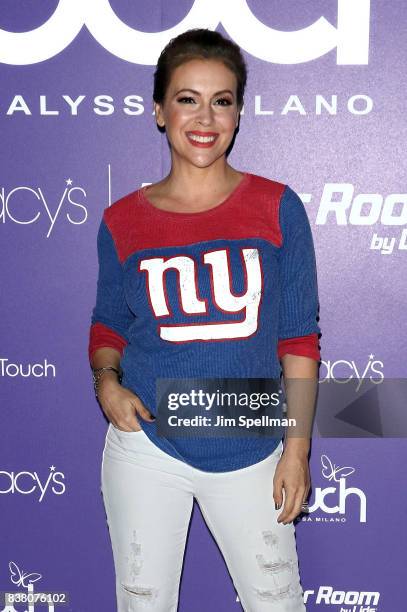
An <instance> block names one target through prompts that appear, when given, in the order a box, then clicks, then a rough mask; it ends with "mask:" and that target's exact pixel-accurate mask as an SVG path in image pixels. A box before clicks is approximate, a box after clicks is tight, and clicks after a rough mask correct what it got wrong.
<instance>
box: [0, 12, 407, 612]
mask: <svg viewBox="0 0 407 612" xmlns="http://www.w3.org/2000/svg"><path fill="white" fill-rule="evenodd" d="M406 18H407V7H406V5H405V2H403V0H380V1H379V0H377V1H376V0H371V1H369V0H328V1H327V0H313V1H312V2H309V1H308V0H292V1H290V2H279V1H277V0H268V1H265V0H246V1H245V0H195V1H193V0H176V1H165V0H161V1H159V0H154V1H152V0H150V1H149V2H143V1H142V0H110V1H109V0H59V2H58V0H41V2H36V1H34V0H31V1H29V0H26V1H24V2H23V1H21V2H16V1H15V0H2V2H1V3H0V82H1V88H0V121H1V144H0V146H1V170H0V245H1V257H0V278H1V316H0V332H1V335H0V368H1V370H0V372H1V374H0V404H1V413H0V414H1V422H0V425H1V433H2V436H1V445H0V517H1V523H0V538H1V542H0V591H1V593H2V594H4V592H20V593H23V594H24V593H25V594H26V596H27V597H28V596H31V598H32V599H35V594H37V593H52V594H53V603H44V602H43V603H41V601H37V602H32V603H29V604H28V603H15V604H13V605H8V606H7V605H5V603H4V598H3V599H2V601H1V602H0V611H1V612H21V611H23V610H27V611H29V612H37V611H40V610H55V611H58V612H64V611H66V612H68V611H69V612H94V611H97V612H112V611H114V610H115V583H114V567H113V558H112V552H111V546H110V539H109V533H108V527H107V522H106V516H105V512H104V507H103V500H102V495H101V492H100V466H101V457H102V451H103V447H104V439H105V434H106V430H107V426H108V423H107V421H106V419H105V418H104V416H103V413H102V410H101V409H100V407H99V405H98V403H97V401H96V399H95V397H94V393H93V386H92V382H91V371H90V366H89V363H88V356H87V346H88V335H89V326H90V316H91V311H92V308H93V306H94V303H95V297H96V280H97V272H98V269H97V250H96V234H97V229H98V226H99V223H100V220H101V215H102V212H103V209H104V208H105V207H107V206H110V205H111V204H112V203H113V202H114V201H115V200H117V199H119V198H120V197H122V196H124V195H126V194H128V193H130V192H131V191H134V190H135V189H137V188H138V187H140V186H141V185H142V184H143V183H151V182H156V181H158V180H160V179H161V178H162V177H163V176H164V175H165V174H166V173H167V171H168V170H169V152H168V148H167V143H166V139H165V135H162V134H161V133H160V132H159V131H158V130H157V128H156V125H155V122H154V117H153V113H152V111H153V106H152V79H153V72H154V65H155V62H156V60H157V57H158V55H159V52H160V51H161V49H162V48H163V46H164V45H165V44H166V43H167V42H168V41H169V39H170V38H172V37H173V36H175V35H177V34H179V33H180V32H182V31H184V30H186V29H189V28H191V27H207V28H210V29H216V30H218V31H220V32H222V33H223V34H224V35H226V36H228V37H230V38H231V39H232V40H234V41H235V42H236V43H238V44H239V45H240V47H241V48H242V50H243V52H244V55H245V58H246V60H247V64H248V70H249V80H248V87H247V92H246V96H245V105H244V110H243V113H242V117H241V124H240V131H239V134H238V136H237V138H236V142H235V145H234V148H233V151H232V153H231V155H230V158H229V159H230V162H231V164H232V165H233V166H234V167H236V168H237V169H240V170H247V171H250V172H253V173H256V174H260V175H263V176H266V177H269V178H272V179H275V180H278V181H281V182H284V183H288V184H289V185H290V186H291V187H292V188H293V189H294V190H295V191H297V193H299V194H300V196H301V198H302V200H303V202H304V205H305V207H306V211H307V214H308V217H309V220H310V223H311V228H312V232H313V236H314V242H315V250H316V257H317V267H318V283H319V298H320V321H319V323H320V327H321V329H322V338H321V340H320V343H321V349H322V350H321V354H322V363H321V368H320V388H321V391H322V389H325V390H326V389H332V386H333V385H335V383H337V385H339V384H340V383H341V381H342V383H343V382H346V381H349V380H353V381H356V383H357V384H356V385H355V396H352V393H347V394H346V393H345V394H344V393H342V394H340V398H342V399H341V401H338V395H337V394H335V393H332V392H328V393H327V392H326V391H324V392H323V393H322V392H321V397H320V399H319V403H318V414H319V417H318V418H317V419H316V426H315V435H314V438H313V442H312V451H311V455H310V466H311V476H312V495H311V498H310V512H309V513H308V514H303V515H301V516H300V517H299V519H298V521H297V522H296V534H297V536H296V537H297V547H298V555H299V563H300V570H301V577H302V585H303V588H304V601H305V603H306V607H307V610H310V611H316V612H317V611H319V610H325V609H326V610H328V611H330V612H402V610H405V606H406V603H405V602H406V597H407V589H406V580H405V567H406V552H405V551H406V550H407V537H406V525H405V522H406V501H407V487H406V479H405V465H406V462H407V448H406V442H405V429H406V416H405V414H404V412H403V411H401V412H400V411H399V412H398V416H397V419H396V417H394V418H395V419H396V420H394V419H393V416H392V415H393V412H392V410H393V409H394V407H395V406H396V404H397V401H398V399H397V397H396V396H397V393H398V391H397V390H398V389H399V385H400V384H401V383H402V381H403V380H404V379H405V377H406V376H405V373H406V353H407V351H406V338H407V325H406V316H405V303H406V297H407V289H406V283H405V278H406V274H405V271H406V266H405V261H406V250H407V229H406V223H407V188H406V169H405V163H404V157H405V151H404V147H403V144H404V143H405V139H406V129H405V98H406V94H405V61H406V57H407V55H406V52H407V42H406V36H405V20H406ZM369 381H370V386H369V392H366V394H364V389H365V386H364V385H368V383H369ZM372 381H373V385H375V387H374V388H373V390H372ZM328 385H331V387H328ZM386 385H387V386H386ZM366 389H367V386H366ZM380 390H385V392H380ZM394 390H395V393H393V391H394ZM345 396H346V397H345ZM403 397H405V395H403ZM398 406H399V405H398ZM396 412H397V411H396ZM328 421H329V422H328ZM162 520H163V521H165V509H164V508H163V515H162ZM236 537H237V538H238V537H239V534H236ZM2 597H3V595H2ZM146 609H148V607H147V606H146ZM179 609H180V610H181V611H184V612H208V611H209V610H211V611H221V612H234V611H238V610H241V609H242V608H241V605H240V603H239V600H238V597H237V593H236V591H235V589H234V587H233V584H232V582H231V579H230V577H229V574H228V572H227V568H226V565H225V562H224V560H223V558H222V555H221V553H220V551H219V549H218V547H217V545H216V543H215V542H214V540H213V538H212V536H211V535H210V533H209V531H208V529H207V527H206V525H205V523H204V522H203V519H202V516H201V514H200V511H199V508H198V507H197V506H196V505H195V508H194V512H193V517H192V521H191V526H190V532H189V538H188V543H187V550H186V554H185V562H184V569H183V574H182V583H181V589H180V605H179ZM264 609H265V610H266V609H267V607H265V608H264ZM273 609H274V608H273Z"/></svg>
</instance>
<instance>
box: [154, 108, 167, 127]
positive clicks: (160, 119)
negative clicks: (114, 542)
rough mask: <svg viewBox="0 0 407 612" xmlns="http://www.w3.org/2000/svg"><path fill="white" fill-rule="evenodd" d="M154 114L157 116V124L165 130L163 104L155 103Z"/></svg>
mask: <svg viewBox="0 0 407 612" xmlns="http://www.w3.org/2000/svg"><path fill="white" fill-rule="evenodd" d="M154 114H155V120H156V122H157V125H158V126H159V127H160V128H163V127H164V126H165V121H164V117H163V112H162V108H161V104H158V103H157V102H154Z"/></svg>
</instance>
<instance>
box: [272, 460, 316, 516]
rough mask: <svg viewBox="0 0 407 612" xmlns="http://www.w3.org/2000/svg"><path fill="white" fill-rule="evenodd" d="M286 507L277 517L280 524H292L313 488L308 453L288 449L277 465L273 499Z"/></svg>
mask: <svg viewBox="0 0 407 612" xmlns="http://www.w3.org/2000/svg"><path fill="white" fill-rule="evenodd" d="M283 488H284V506H283V510H282V512H281V513H280V514H279V515H278V517H277V522H278V523H283V524H284V525H286V524H287V523H291V521H293V520H294V519H295V517H296V516H297V515H298V514H300V513H301V504H302V503H303V502H304V501H306V499H307V496H308V493H309V490H310V488H311V478H310V471H309V464H308V453H305V452H300V451H298V450H290V449H288V448H286V449H285V450H284V451H283V454H282V455H281V458H280V459H279V462H278V464H277V467H276V470H275V474H274V479H273V497H274V501H275V502H276V504H278V505H279V506H281V504H282V503H283Z"/></svg>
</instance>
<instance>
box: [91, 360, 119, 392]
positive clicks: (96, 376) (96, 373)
mask: <svg viewBox="0 0 407 612" xmlns="http://www.w3.org/2000/svg"><path fill="white" fill-rule="evenodd" d="M107 370H113V372H116V374H117V377H118V380H119V383H121V382H122V378H123V370H122V369H121V367H120V366H119V369H118V370H117V368H114V367H113V366H105V367H103V368H92V376H93V387H94V389H95V395H96V398H97V397H98V387H99V380H100V379H101V377H102V376H103V372H106V371H107Z"/></svg>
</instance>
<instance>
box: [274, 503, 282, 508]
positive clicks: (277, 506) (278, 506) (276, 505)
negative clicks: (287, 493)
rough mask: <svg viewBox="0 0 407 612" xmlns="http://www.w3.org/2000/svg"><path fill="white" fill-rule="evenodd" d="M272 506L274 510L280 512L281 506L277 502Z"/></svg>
mask: <svg viewBox="0 0 407 612" xmlns="http://www.w3.org/2000/svg"><path fill="white" fill-rule="evenodd" d="M274 506H275V508H276V510H280V508H281V504H278V503H277V502H275V504H274Z"/></svg>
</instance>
